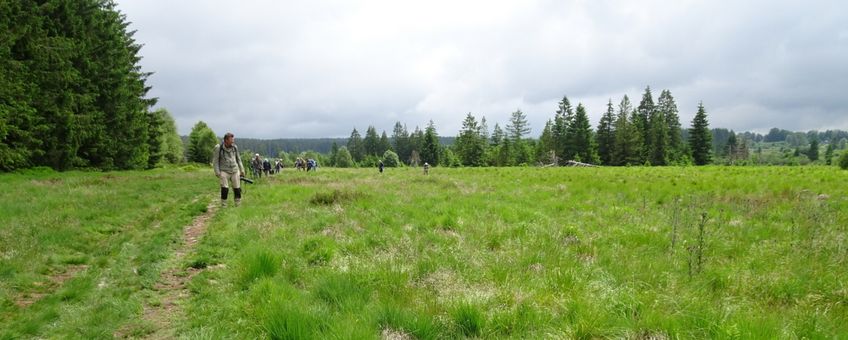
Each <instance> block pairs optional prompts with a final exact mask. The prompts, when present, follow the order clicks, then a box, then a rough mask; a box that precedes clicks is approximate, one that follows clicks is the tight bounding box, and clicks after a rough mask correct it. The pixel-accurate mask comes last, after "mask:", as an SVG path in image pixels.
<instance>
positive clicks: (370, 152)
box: [362, 125, 383, 156]
mask: <svg viewBox="0 0 848 340" xmlns="http://www.w3.org/2000/svg"><path fill="white" fill-rule="evenodd" d="M362 144H363V147H364V148H365V155H366V156H377V155H382V154H383V153H382V152H380V137H379V136H377V129H375V128H374V126H370V125H369V126H368V129H367V130H365V139H363V140H362Z"/></svg>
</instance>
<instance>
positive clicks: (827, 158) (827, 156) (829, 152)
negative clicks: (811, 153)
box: [824, 140, 836, 165]
mask: <svg viewBox="0 0 848 340" xmlns="http://www.w3.org/2000/svg"><path fill="white" fill-rule="evenodd" d="M835 150H836V148H835V147H834V145H833V140H831V141H830V142H828V143H827V149H826V150H825V152H824V163H825V164H827V165H831V164H832V163H833V151H835Z"/></svg>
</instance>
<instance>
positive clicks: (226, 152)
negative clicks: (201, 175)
mask: <svg viewBox="0 0 848 340" xmlns="http://www.w3.org/2000/svg"><path fill="white" fill-rule="evenodd" d="M212 167H213V169H214V170H215V177H218V179H220V180H221V206H222V207H226V206H227V196H228V194H229V192H230V185H232V186H233V194H234V195H233V196H235V198H234V201H235V205H236V206H239V205H240V204H241V180H240V179H241V177H242V176H244V166H243V165H242V164H241V157H240V156H239V152H238V147H237V146H236V144H235V136H234V135H233V134H232V133H231V132H227V133H226V134H225V135H224V141H223V142H221V144H218V145H215V149H214V150H213V151H212ZM227 182H229V183H227Z"/></svg>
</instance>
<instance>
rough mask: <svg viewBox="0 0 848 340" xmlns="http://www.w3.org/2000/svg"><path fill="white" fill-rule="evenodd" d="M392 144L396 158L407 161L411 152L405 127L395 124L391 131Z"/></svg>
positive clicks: (398, 123)
mask: <svg viewBox="0 0 848 340" xmlns="http://www.w3.org/2000/svg"><path fill="white" fill-rule="evenodd" d="M392 144H393V145H394V150H395V152H396V153H397V155H398V158H400V159H401V160H409V156H410V152H412V149H411V148H410V145H409V132H408V131H407V130H406V126H405V125H401V124H400V122H397V123H395V127H394V129H393V130H392Z"/></svg>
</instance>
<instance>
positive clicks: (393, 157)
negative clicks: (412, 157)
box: [383, 150, 400, 168]
mask: <svg viewBox="0 0 848 340" xmlns="http://www.w3.org/2000/svg"><path fill="white" fill-rule="evenodd" d="M383 165H384V166H386V167H389V168H395V167H398V166H399V165H400V158H398V155H397V154H396V153H395V152H394V151H392V150H386V152H385V153H383Z"/></svg>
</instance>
